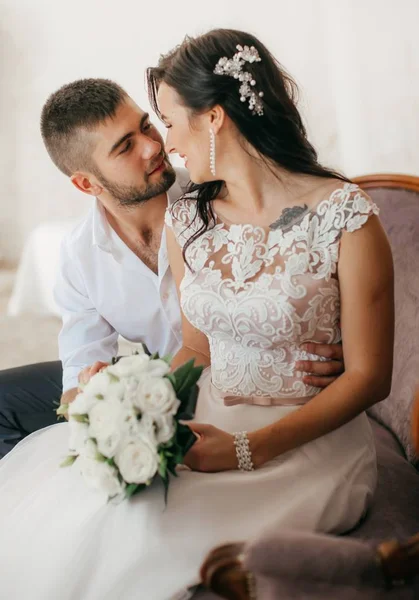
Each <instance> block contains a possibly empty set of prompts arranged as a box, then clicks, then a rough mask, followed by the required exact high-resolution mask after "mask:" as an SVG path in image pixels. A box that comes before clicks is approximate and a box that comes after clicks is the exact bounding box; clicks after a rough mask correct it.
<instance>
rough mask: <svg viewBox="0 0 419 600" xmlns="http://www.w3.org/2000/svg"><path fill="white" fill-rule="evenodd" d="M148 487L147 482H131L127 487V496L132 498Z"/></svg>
mask: <svg viewBox="0 0 419 600" xmlns="http://www.w3.org/2000/svg"><path fill="white" fill-rule="evenodd" d="M146 487H147V486H146V484H145V483H130V484H129V485H127V487H126V488H125V496H126V497H127V498H131V496H135V494H138V493H139V492H142V491H143V490H144V489H145V488H146Z"/></svg>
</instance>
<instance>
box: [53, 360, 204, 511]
mask: <svg viewBox="0 0 419 600" xmlns="http://www.w3.org/2000/svg"><path fill="white" fill-rule="evenodd" d="M169 371H170V359H169V358H159V356H158V354H154V355H153V356H149V355H148V354H146V353H145V352H144V351H142V352H140V353H136V354H134V355H132V356H125V357H122V358H120V359H119V360H115V361H114V362H113V364H112V365H109V366H108V367H106V368H105V369H103V370H101V371H100V372H99V373H97V374H96V375H94V376H93V377H92V378H91V379H90V381H89V382H88V383H87V384H86V385H85V386H84V387H83V388H82V391H81V392H80V393H79V394H78V395H77V396H76V398H75V400H74V401H73V402H71V403H70V404H68V405H61V406H60V408H59V409H58V410H57V414H59V415H64V414H67V413H68V421H69V425H70V440H69V455H68V456H67V458H66V459H65V461H64V462H63V463H62V466H70V465H72V464H73V463H74V462H76V461H77V463H78V465H79V467H80V471H81V473H82V475H83V477H84V479H85V481H86V483H87V484H88V485H90V486H91V487H93V488H96V489H99V490H102V491H104V492H106V494H107V495H108V498H109V499H111V498H112V499H114V500H120V499H122V498H123V497H128V498H129V497H130V496H132V495H133V494H136V493H138V492H140V491H141V490H143V489H145V488H146V487H147V486H148V485H150V483H151V482H152V481H153V479H154V478H155V477H161V478H162V480H163V482H164V485H165V490H166V494H167V490H168V485H169V474H170V473H171V474H172V475H174V476H176V466H177V465H178V464H181V463H182V462H183V457H184V456H185V454H186V453H187V451H188V450H189V449H190V448H191V446H192V445H193V443H194V441H195V440H196V437H195V436H194V434H193V433H192V432H191V430H190V429H189V427H187V426H185V425H183V424H182V423H180V421H183V420H189V419H192V418H193V416H194V412H195V405H196V400H197V396H198V386H197V381H198V379H199V377H200V375H201V372H202V367H194V361H193V360H191V361H189V362H188V363H186V364H185V365H183V366H181V367H180V368H178V369H177V370H176V371H174V372H173V373H170V372H169Z"/></svg>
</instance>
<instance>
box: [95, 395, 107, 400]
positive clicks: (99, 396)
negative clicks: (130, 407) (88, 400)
mask: <svg viewBox="0 0 419 600" xmlns="http://www.w3.org/2000/svg"><path fill="white" fill-rule="evenodd" d="M95 398H97V399H98V400H104V399H105V396H104V395H103V394H96V396H95Z"/></svg>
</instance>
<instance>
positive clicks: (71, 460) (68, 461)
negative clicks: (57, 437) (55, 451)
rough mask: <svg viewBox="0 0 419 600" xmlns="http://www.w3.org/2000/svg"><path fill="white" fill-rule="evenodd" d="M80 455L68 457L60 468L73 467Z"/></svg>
mask: <svg viewBox="0 0 419 600" xmlns="http://www.w3.org/2000/svg"><path fill="white" fill-rule="evenodd" d="M77 458H78V454H72V455H71V456H67V458H66V459H64V460H63V462H62V463H61V464H60V467H71V465H72V464H74V462H75V461H76V460H77Z"/></svg>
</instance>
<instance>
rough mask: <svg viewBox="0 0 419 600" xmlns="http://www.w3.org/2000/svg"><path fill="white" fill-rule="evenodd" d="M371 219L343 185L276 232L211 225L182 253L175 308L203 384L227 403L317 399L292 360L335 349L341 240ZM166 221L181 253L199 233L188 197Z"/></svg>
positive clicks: (371, 210)
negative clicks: (202, 363)
mask: <svg viewBox="0 0 419 600" xmlns="http://www.w3.org/2000/svg"><path fill="white" fill-rule="evenodd" d="M169 213H170V214H169ZM372 214H378V208H377V206H376V205H375V204H374V203H373V202H372V201H371V200H370V198H369V197H368V196H366V195H365V194H364V192H362V191H361V190H360V188H359V187H358V186H357V185H354V184H344V185H343V187H341V188H339V189H337V190H335V191H334V192H333V193H332V194H331V195H330V197H329V198H328V199H326V200H323V201H322V202H320V203H319V204H318V205H317V206H316V207H315V208H314V209H312V210H309V211H308V212H306V213H305V214H303V215H302V217H301V220H300V221H297V222H296V223H294V224H293V226H292V227H291V228H289V229H287V230H285V231H283V230H281V229H277V230H269V228H263V227H256V226H253V225H231V226H230V227H228V226H227V225H225V224H224V223H220V222H218V219H216V222H215V224H214V227H213V228H212V229H210V230H208V231H207V232H205V233H204V234H203V235H202V236H200V237H199V238H198V239H197V240H195V241H194V242H193V243H192V244H191V245H190V246H189V247H188V248H187V251H186V257H187V259H188V262H189V264H190V266H191V270H189V269H187V270H186V273H185V276H184V278H183V280H182V283H181V305H182V309H183V312H184V314H185V316H186V317H187V318H188V319H189V321H190V322H191V323H192V324H193V325H194V327H196V328H197V329H199V330H201V331H203V332H204V333H205V334H206V335H207V337H208V340H209V344H210V349H211V377H212V384H213V385H214V386H215V387H216V388H217V389H218V390H219V392H220V393H221V394H222V395H224V396H227V397H232V398H233V399H231V400H230V403H233V404H234V403H235V402H241V401H243V402H244V401H246V402H251V403H257V404H271V403H274V402H276V403H277V402H278V399H280V401H281V402H282V403H284V404H292V403H294V402H295V400H294V401H293V399H301V398H308V397H312V396H313V395H315V394H316V393H318V391H319V389H318V388H314V387H311V386H308V385H306V384H305V383H303V381H302V378H301V375H299V374H297V373H296V372H295V363H296V361H298V360H304V359H307V360H310V359H311V358H315V357H312V356H310V355H309V354H307V353H306V352H304V351H302V350H301V348H300V346H301V344H303V343H304V342H307V341H315V342H320V343H336V342H338V341H340V339H341V333H340V328H339V320H340V303H339V282H338V280H337V278H336V271H337V263H338V258H339V242H340V238H341V235H342V232H343V231H348V232H353V231H355V230H357V229H359V228H360V227H362V226H363V225H364V224H365V223H366V221H367V220H368V218H369V217H370V215H372ZM169 222H170V226H171V227H173V230H174V232H175V235H176V237H177V239H178V241H179V244H180V245H181V246H182V247H183V246H184V244H185V242H186V241H187V240H188V239H189V237H190V236H191V235H192V234H193V233H195V232H196V231H197V230H198V229H199V228H200V226H201V223H200V221H199V218H198V217H197V216H196V202H195V201H194V199H182V200H180V201H178V202H176V203H175V204H174V205H173V206H172V208H171V209H170V208H169V209H168V210H167V213H166V223H167V224H168V225H169ZM317 360H318V358H317Z"/></svg>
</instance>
